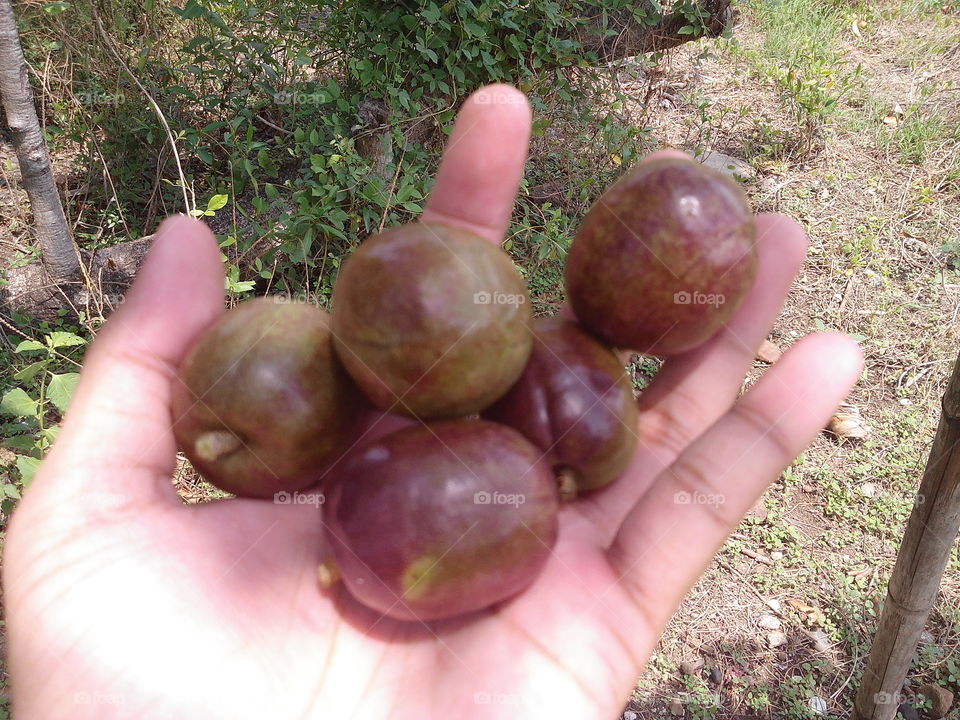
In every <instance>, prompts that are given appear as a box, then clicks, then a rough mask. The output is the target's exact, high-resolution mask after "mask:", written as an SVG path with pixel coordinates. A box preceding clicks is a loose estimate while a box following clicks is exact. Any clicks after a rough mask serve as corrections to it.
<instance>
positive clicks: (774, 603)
mask: <svg viewBox="0 0 960 720" xmlns="http://www.w3.org/2000/svg"><path fill="white" fill-rule="evenodd" d="M767 607H769V608H770V609H771V610H773V611H774V612H780V607H781V605H780V601H779V600H777V599H776V598H770V599H769V600H767Z"/></svg>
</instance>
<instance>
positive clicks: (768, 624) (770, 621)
mask: <svg viewBox="0 0 960 720" xmlns="http://www.w3.org/2000/svg"><path fill="white" fill-rule="evenodd" d="M759 625H760V627H762V628H763V629H764V630H779V629H780V618H776V617H774V616H773V615H764V616H763V617H762V618H760V622H759Z"/></svg>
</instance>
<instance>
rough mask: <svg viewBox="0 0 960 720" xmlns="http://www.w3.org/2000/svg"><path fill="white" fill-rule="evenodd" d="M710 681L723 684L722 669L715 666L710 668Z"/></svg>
mask: <svg viewBox="0 0 960 720" xmlns="http://www.w3.org/2000/svg"><path fill="white" fill-rule="evenodd" d="M710 682H712V683H713V684H714V685H721V684H723V671H722V670H721V669H720V668H718V667H716V666H714V667H712V668H710Z"/></svg>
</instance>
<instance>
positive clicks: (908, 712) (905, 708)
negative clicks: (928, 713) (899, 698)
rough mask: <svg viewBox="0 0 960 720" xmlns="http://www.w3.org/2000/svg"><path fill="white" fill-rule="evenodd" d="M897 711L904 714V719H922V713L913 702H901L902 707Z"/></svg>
mask: <svg viewBox="0 0 960 720" xmlns="http://www.w3.org/2000/svg"><path fill="white" fill-rule="evenodd" d="M897 712H898V713H900V715H902V716H903V720H920V713H918V712H917V709H916V708H915V707H914V706H913V704H912V703H908V702H903V703H900V707H898V708H897Z"/></svg>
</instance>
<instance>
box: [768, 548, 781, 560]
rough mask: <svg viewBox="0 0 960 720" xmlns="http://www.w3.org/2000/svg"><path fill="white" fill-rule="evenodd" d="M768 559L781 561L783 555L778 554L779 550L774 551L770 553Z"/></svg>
mask: <svg viewBox="0 0 960 720" xmlns="http://www.w3.org/2000/svg"><path fill="white" fill-rule="evenodd" d="M770 559H771V560H783V553H782V552H780V551H779V550H774V551H773V552H772V553H770Z"/></svg>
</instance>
